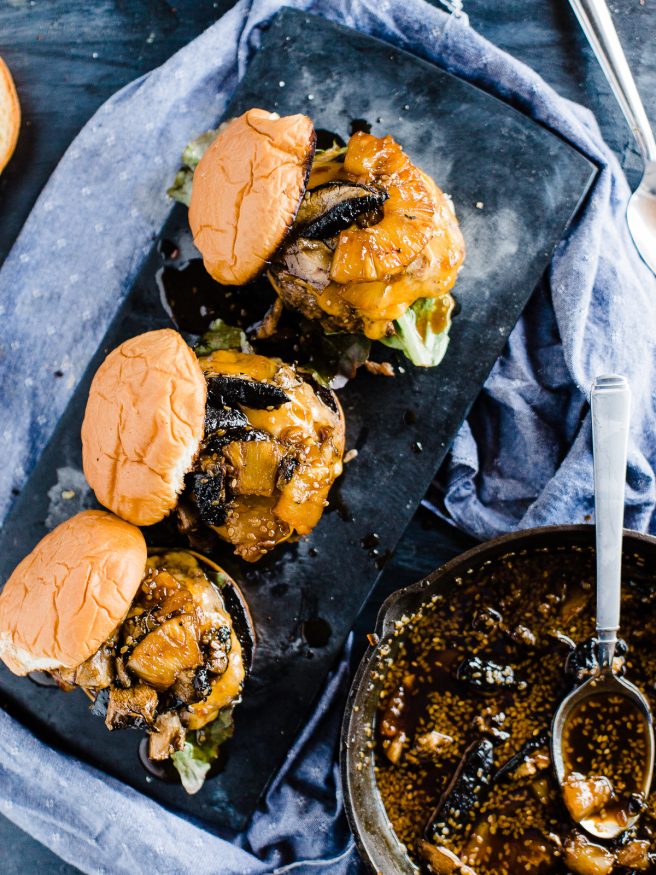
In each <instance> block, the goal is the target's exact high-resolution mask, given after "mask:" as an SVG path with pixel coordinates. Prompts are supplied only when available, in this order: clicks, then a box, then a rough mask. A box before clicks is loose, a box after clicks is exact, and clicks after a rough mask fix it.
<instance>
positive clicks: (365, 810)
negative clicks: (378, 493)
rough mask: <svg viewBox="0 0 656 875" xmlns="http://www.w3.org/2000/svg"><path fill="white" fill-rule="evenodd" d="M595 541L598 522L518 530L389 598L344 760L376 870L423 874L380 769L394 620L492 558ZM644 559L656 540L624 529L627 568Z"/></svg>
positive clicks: (365, 661)
mask: <svg viewBox="0 0 656 875" xmlns="http://www.w3.org/2000/svg"><path fill="white" fill-rule="evenodd" d="M594 540H595V530H594V526H590V525H584V526H550V527H545V528H540V529H529V530H527V531H523V532H514V533H513V534H511V535H504V536H503V537H501V538H496V539H495V540H492V541H487V542H485V543H484V544H480V545H478V546H477V547H474V548H473V549H471V550H468V551H467V552H466V553H463V554H462V555H461V556H457V557H456V558H455V559H452V560H451V561H450V562H447V563H446V565H443V566H441V567H440V568H438V569H436V570H435V571H434V572H433V573H432V574H429V575H428V577H426V578H424V579H423V580H420V581H419V582H418V583H415V584H413V585H412V586H408V587H405V588H404V589H400V590H398V591H397V592H395V593H393V594H392V595H391V596H390V597H389V598H388V599H387V600H386V601H385V602H384V603H383V605H382V607H381V609H380V611H379V614H378V619H377V622H376V630H375V634H376V636H377V639H378V640H377V643H376V644H375V645H374V646H370V647H369V649H368V650H367V652H366V653H365V655H364V657H363V658H362V661H361V663H360V665H359V667H358V670H357V672H356V674H355V677H354V679H353V683H352V685H351V690H350V692H349V696H348V699H347V703H346V709H345V713H344V720H343V723H342V736H341V758H340V759H341V773H342V786H343V792H344V802H345V807H346V814H347V817H348V821H349V824H350V826H351V830H352V831H353V835H354V836H355V841H356V844H357V847H358V851H359V853H360V856H361V857H362V859H363V861H364V862H365V863H366V864H367V865H368V867H369V868H370V870H371V871H372V872H375V873H391V872H394V873H395V875H406V873H407V875H410V873H416V872H417V871H418V870H417V867H416V866H415V864H414V863H413V862H412V860H411V859H410V858H409V857H408V855H407V853H406V850H405V848H404V846H403V845H402V844H401V842H400V841H399V839H398V838H397V837H396V835H395V833H394V830H393V829H392V826H391V824H390V821H389V819H388V817H387V813H386V811H385V806H384V804H383V801H382V799H381V796H380V793H379V791H378V786H377V783H376V777H375V773H374V757H373V745H374V739H375V735H374V733H373V732H372V731H371V730H372V727H373V726H374V724H375V720H376V711H377V708H378V704H379V696H380V693H381V690H382V689H383V688H384V685H385V678H384V676H383V675H382V674H381V673H380V672H379V671H374V667H377V666H378V657H379V653H380V649H381V648H382V647H385V646H390V647H391V653H390V655H391V656H392V657H394V653H395V650H396V648H397V647H398V643H399V638H396V639H395V638H394V637H393V633H394V630H395V624H396V623H397V622H398V621H399V620H401V618H402V617H404V616H406V617H408V616H411V615H412V614H414V613H415V612H416V611H417V610H418V609H419V608H420V607H421V606H422V605H424V604H427V603H428V602H429V601H430V599H431V598H432V596H433V595H435V594H437V593H446V592H448V591H449V589H451V588H452V587H453V586H454V581H455V579H456V578H461V577H463V576H464V575H467V574H471V573H474V572H475V571H476V570H477V569H478V568H480V567H481V566H482V565H483V564H486V563H489V562H490V561H494V560H500V559H502V558H505V557H509V556H513V555H518V554H521V553H523V552H525V551H529V552H532V551H534V550H548V551H551V550H557V549H569V548H572V547H586V548H594ZM636 560H637V561H636ZM645 563H646V564H647V566H648V567H649V564H651V565H653V566H654V567H656V538H654V537H651V536H649V535H642V534H639V533H638V532H629V531H626V532H625V533H624V555H623V573H625V574H626V573H627V572H630V571H631V569H632V568H635V567H636V565H637V564H641V565H643V571H642V573H643V574H644V564H645ZM373 640H376V639H373ZM363 752H364V756H363Z"/></svg>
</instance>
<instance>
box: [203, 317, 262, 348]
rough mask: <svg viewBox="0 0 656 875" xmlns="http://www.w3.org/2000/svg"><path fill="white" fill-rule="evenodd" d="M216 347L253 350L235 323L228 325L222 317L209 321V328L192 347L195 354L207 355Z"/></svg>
mask: <svg viewBox="0 0 656 875" xmlns="http://www.w3.org/2000/svg"><path fill="white" fill-rule="evenodd" d="M217 349H238V350H240V351H241V352H253V347H252V346H251V345H250V343H249V342H248V340H247V339H246V335H245V334H244V332H243V331H242V330H241V328H237V326H236V325H228V323H227V322H224V321H223V319H215V320H214V321H213V322H210V325H209V328H208V329H207V331H206V332H205V334H204V335H203V336H202V337H201V339H200V340H199V341H198V343H197V344H196V346H195V347H194V352H195V353H196V355H197V356H202V355H209V354H210V353H211V352H214V351H215V350H217Z"/></svg>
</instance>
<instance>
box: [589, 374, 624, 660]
mask: <svg viewBox="0 0 656 875" xmlns="http://www.w3.org/2000/svg"><path fill="white" fill-rule="evenodd" d="M590 405H591V407H592V443H593V450H594V485H595V523H596V538H597V639H598V641H599V661H600V664H601V668H602V669H603V670H606V669H610V667H611V665H612V661H613V654H614V652H615V644H616V642H617V630H618V628H619V625H620V590H621V572H622V527H623V524H624V484H625V481H626V454H627V442H628V436H629V412H630V407H631V392H630V389H629V384H628V383H627V381H626V379H625V378H624V377H620V376H608V377H597V379H596V380H595V382H594V385H593V387H592V393H591V396H590Z"/></svg>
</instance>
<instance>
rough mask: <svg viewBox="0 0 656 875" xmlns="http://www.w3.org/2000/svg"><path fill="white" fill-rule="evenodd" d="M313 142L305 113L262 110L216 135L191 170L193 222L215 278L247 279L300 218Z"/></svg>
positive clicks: (236, 282) (226, 281)
mask: <svg viewBox="0 0 656 875" xmlns="http://www.w3.org/2000/svg"><path fill="white" fill-rule="evenodd" d="M315 145H316V134H315V132H314V126H313V124H312V122H311V121H310V119H309V118H308V117H307V116H305V115H290V116H285V117H283V118H280V117H279V116H277V115H276V114H275V113H270V112H266V111H265V110H263V109H250V110H249V111H248V112H246V113H244V115H242V116H240V117H239V118H237V119H234V120H233V121H231V122H230V123H229V124H228V125H226V127H225V128H224V129H223V130H222V131H221V133H220V134H219V135H218V137H217V138H216V139H215V140H214V142H213V143H212V145H211V146H210V147H209V149H208V150H207V152H206V153H205V155H204V156H203V157H202V158H201V160H200V162H199V164H198V167H197V168H196V171H195V173H194V181H193V189H192V193H191V203H190V206H189V224H190V226H191V230H192V233H193V235H194V243H195V244H196V246H197V247H198V249H199V250H200V252H201V254H202V256H203V261H204V263H205V267H206V269H207V271H208V273H209V274H210V275H211V276H212V277H214V279H215V280H218V282H220V283H223V284H224V285H243V284H244V283H247V282H248V281H249V280H251V279H253V277H255V276H257V274H258V273H260V272H261V271H262V270H263V268H264V267H265V265H266V263H267V261H268V260H269V259H270V258H271V256H272V255H273V254H274V252H275V251H276V250H277V249H278V247H279V246H280V244H281V243H282V241H283V240H284V238H285V236H286V234H287V231H288V230H289V228H290V227H291V225H292V224H293V222H294V219H295V218H296V213H297V212H298V208H299V205H300V203H301V199H302V197H303V193H304V192H305V186H306V183H307V179H308V176H309V172H310V167H311V165H312V159H313V157H314V149H315Z"/></svg>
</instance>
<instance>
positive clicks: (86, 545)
mask: <svg viewBox="0 0 656 875" xmlns="http://www.w3.org/2000/svg"><path fill="white" fill-rule="evenodd" d="M146 562H147V550H146V541H145V539H144V536H143V535H142V533H141V532H140V531H139V529H137V528H136V527H135V526H132V525H130V524H129V523H126V522H124V521H123V520H120V519H118V518H117V517H115V516H113V515H112V514H110V513H106V512H105V511H100V510H87V511H82V513H79V514H77V515H76V516H74V517H72V518H71V519H69V520H66V522H64V523H62V524H61V525H59V526H57V528H56V529H53V531H52V532H50V533H49V534H47V535H46V536H45V538H43V539H42V540H41V541H40V542H39V543H38V544H37V545H36V547H35V548H34V550H32V552H31V553H30V554H28V555H27V556H26V557H25V558H24V559H23V561H22V562H20V563H19V565H18V566H17V567H16V569H15V570H14V572H13V574H12V575H11V577H10V578H9V580H8V581H7V583H6V584H5V587H4V589H3V590H2V593H0V658H1V659H2V660H3V662H5V664H6V665H7V666H8V667H9V668H10V669H11V671H12V672H14V674H18V675H24V674H27V673H28V672H31V671H47V670H49V669H58V668H76V667H77V666H78V665H81V663H83V662H84V661H85V660H87V659H88V658H89V657H90V656H92V655H93V654H94V653H95V652H96V651H97V650H98V648H99V647H100V646H101V644H103V643H104V642H105V641H106V640H107V639H108V638H109V637H110V636H111V634H112V633H113V632H114V630H115V629H116V628H117V626H118V625H119V624H120V623H121V622H122V621H123V619H124V618H125V615H126V614H127V612H128V609H129V607H130V605H131V604H132V601H133V599H134V597H135V595H136V593H137V590H138V589H139V585H140V583H141V581H142V579H143V576H144V573H145V570H146Z"/></svg>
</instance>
